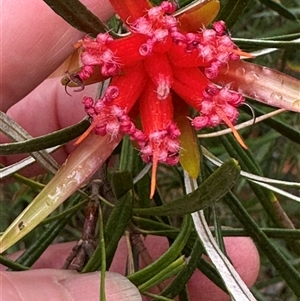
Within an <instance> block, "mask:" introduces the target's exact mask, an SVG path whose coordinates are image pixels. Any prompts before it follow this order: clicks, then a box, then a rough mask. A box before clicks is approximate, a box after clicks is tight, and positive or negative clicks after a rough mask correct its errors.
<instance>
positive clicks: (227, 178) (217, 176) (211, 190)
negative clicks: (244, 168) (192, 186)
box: [134, 160, 240, 216]
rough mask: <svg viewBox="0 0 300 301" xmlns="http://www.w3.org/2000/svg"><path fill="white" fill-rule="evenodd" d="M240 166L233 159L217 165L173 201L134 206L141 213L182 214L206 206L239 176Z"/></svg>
mask: <svg viewBox="0 0 300 301" xmlns="http://www.w3.org/2000/svg"><path fill="white" fill-rule="evenodd" d="M239 173H240V168H239V166H238V164H237V162H236V161H235V160H229V161H227V162H225V163H224V164H223V165H222V166H221V167H219V168H218V169H217V170H216V171H215V172H214V173H213V174H212V175H211V176H210V177H209V178H208V179H207V180H206V181H204V182H203V184H201V185H200V186H199V187H198V189H197V190H195V191H193V192H192V193H190V194H188V195H186V196H184V197H182V198H179V199H177V200H175V201H173V202H169V203H166V204H163V205H162V206H158V207H152V208H134V213H135V214H141V215H159V216H162V215H166V216H171V215H184V214H188V213H191V212H195V211H198V210H201V209H203V208H206V207H208V206H209V205H211V204H212V202H214V201H218V200H219V199H220V198H221V197H222V196H223V195H224V194H225V193H226V192H227V191H228V190H229V189H230V188H231V187H232V186H233V184H234V183H235V181H236V180H237V178H238V177H239Z"/></svg>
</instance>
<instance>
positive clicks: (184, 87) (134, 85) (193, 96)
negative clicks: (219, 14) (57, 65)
mask: <svg viewBox="0 0 300 301" xmlns="http://www.w3.org/2000/svg"><path fill="white" fill-rule="evenodd" d="M115 2H117V1H112V4H113V5H114V4H115ZM120 5H121V4H115V8H116V9H117V13H119V11H118V9H120V7H119V6H120ZM143 5H144V6H143ZM121 6H122V5H121ZM140 6H141V7H139V10H137V9H132V10H130V9H129V8H128V7H127V11H125V13H123V14H122V12H121V13H120V16H121V18H123V21H124V22H125V24H126V26H127V27H128V30H129V31H130V35H128V36H126V37H123V38H121V39H117V40H114V39H113V38H112V36H111V35H110V34H109V33H101V34H99V35H98V36H97V37H96V38H91V37H89V36H87V37H85V38H84V39H83V40H82V48H83V53H82V56H81V60H82V63H83V67H82V69H81V71H80V72H79V73H78V74H77V75H78V76H79V78H81V80H82V81H84V80H86V79H87V78H89V77H90V76H92V74H93V73H94V72H100V74H101V76H102V77H106V78H108V77H111V78H112V80H111V82H110V86H109V87H108V89H107V90H106V92H105V94H104V96H103V97H101V98H100V99H96V100H93V99H92V98H90V97H85V98H84V99H83V104H84V107H85V110H86V112H87V114H88V115H89V116H90V117H91V118H92V124H91V127H90V128H89V129H88V131H87V132H86V134H85V135H84V136H83V137H82V138H81V139H79V142H80V141H81V140H82V139H83V138H84V137H85V136H86V135H87V134H88V133H89V132H90V131H92V130H93V131H94V132H95V133H97V134H99V135H107V134H108V135H110V136H111V137H112V139H113V138H114V137H116V136H118V135H119V134H127V135H129V136H130V138H131V140H133V141H135V142H136V143H137V145H138V147H139V149H140V154H141V157H142V159H143V161H144V162H152V163H153V169H152V187H151V196H152V195H153V193H154V188H155V173H156V168H157V164H158V162H161V163H166V164H170V165H174V164H177V163H178V161H179V151H180V142H179V137H180V127H179V126H178V125H177V124H176V123H175V122H174V118H173V114H174V107H173V99H174V97H175V96H176V97H177V98H178V97H179V98H180V99H182V101H184V102H185V103H186V104H188V105H190V106H191V107H193V108H194V109H195V110H196V111H197V112H198V116H196V117H195V118H193V119H191V124H192V126H194V128H195V129H197V130H200V129H202V128H204V127H215V126H217V125H219V124H222V123H225V124H227V125H228V126H229V127H231V128H232V129H233V131H234V133H235V136H236V137H237V138H238V140H239V141H240V143H241V144H242V145H243V146H244V147H246V146H245V144H244V143H243V141H242V139H241V138H240V137H239V135H238V134H237V132H236V131H235V129H234V127H233V124H234V123H235V121H236V119H237V117H238V110H237V107H238V106H240V105H241V104H242V103H243V102H244V98H243V96H242V95H241V94H239V93H237V92H234V91H231V90H230V89H229V88H228V87H219V86H217V85H215V84H214V83H212V81H211V80H213V79H214V78H216V77H217V76H218V74H219V70H220V68H222V67H224V66H227V65H228V63H229V62H230V61H236V60H239V58H240V56H239V55H240V53H241V51H240V50H239V48H238V47H237V46H236V45H235V44H234V43H233V42H232V40H231V39H230V37H229V36H228V35H227V34H226V26H225V23H224V22H223V21H219V22H216V23H214V24H213V25H212V28H211V29H207V28H204V27H202V28H199V29H198V31H195V32H189V31H187V30H185V29H183V28H181V25H180V22H179V21H178V20H177V19H176V17H174V16H173V15H172V14H173V13H174V12H175V10H176V6H175V5H174V3H173V2H168V1H164V2H162V3H161V5H159V6H154V7H150V6H148V2H147V1H141V4H140ZM142 6H143V7H142ZM96 67H97V68H98V69H96ZM99 67H100V68H99ZM99 70H100V71H99ZM134 106H139V113H140V117H141V122H142V129H139V128H138V127H137V126H136V125H135V123H134V118H135V117H136V116H135V115H134V113H133V110H132V108H133V107H134Z"/></svg>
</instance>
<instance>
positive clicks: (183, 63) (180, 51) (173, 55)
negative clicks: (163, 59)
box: [168, 43, 207, 68]
mask: <svg viewBox="0 0 300 301" xmlns="http://www.w3.org/2000/svg"><path fill="white" fill-rule="evenodd" d="M168 55H169V59H170V61H171V62H172V64H173V65H174V66H176V67H182V68H186V67H198V66H206V65H207V63H204V61H203V59H202V57H201V56H200V55H199V51H198V50H196V49H194V50H193V51H191V52H187V51H186V47H185V46H184V45H178V44H175V43H173V45H172V47H171V49H170V50H169V51H168Z"/></svg>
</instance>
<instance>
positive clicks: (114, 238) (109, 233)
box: [82, 191, 132, 272]
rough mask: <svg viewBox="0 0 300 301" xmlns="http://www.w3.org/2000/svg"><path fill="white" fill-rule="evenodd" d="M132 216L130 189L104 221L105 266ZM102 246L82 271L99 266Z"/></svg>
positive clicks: (111, 257)
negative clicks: (105, 221)
mask: <svg viewBox="0 0 300 301" xmlns="http://www.w3.org/2000/svg"><path fill="white" fill-rule="evenodd" d="M131 217H132V191H128V192H127V193H126V194H125V195H123V196H122V197H121V198H120V199H119V200H118V201H117V204H116V206H115V207H114V209H113V210H112V213H111V214H110V216H109V219H108V221H107V223H106V226H105V230H104V236H105V242H106V266H107V269H109V266H110V264H111V262H112V259H113V256H114V253H115V251H116V248H117V246H118V243H119V240H120V239H121V237H122V235H123V234H124V232H125V229H126V227H127V226H128V223H129V221H130V219H131ZM101 254H102V248H101V245H99V246H98V247H97V248H96V250H95V251H94V253H93V255H92V257H91V258H90V260H89V261H88V263H87V264H86V266H85V267H84V268H83V270H82V272H92V271H96V270H97V269H99V267H101Z"/></svg>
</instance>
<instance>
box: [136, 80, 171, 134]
mask: <svg viewBox="0 0 300 301" xmlns="http://www.w3.org/2000/svg"><path fill="white" fill-rule="evenodd" d="M140 114H141V120H142V125H143V130H144V132H145V134H150V133H152V132H155V131H160V130H164V129H165V128H166V127H167V126H168V125H169V123H170V122H171V121H172V118H173V105H172V99H171V96H170V95H169V96H168V97H167V98H166V99H164V100H160V99H158V98H157V94H156V91H155V86H154V84H153V83H151V82H148V83H147V86H146V88H145V92H144V94H143V95H142V97H141V99H140Z"/></svg>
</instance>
